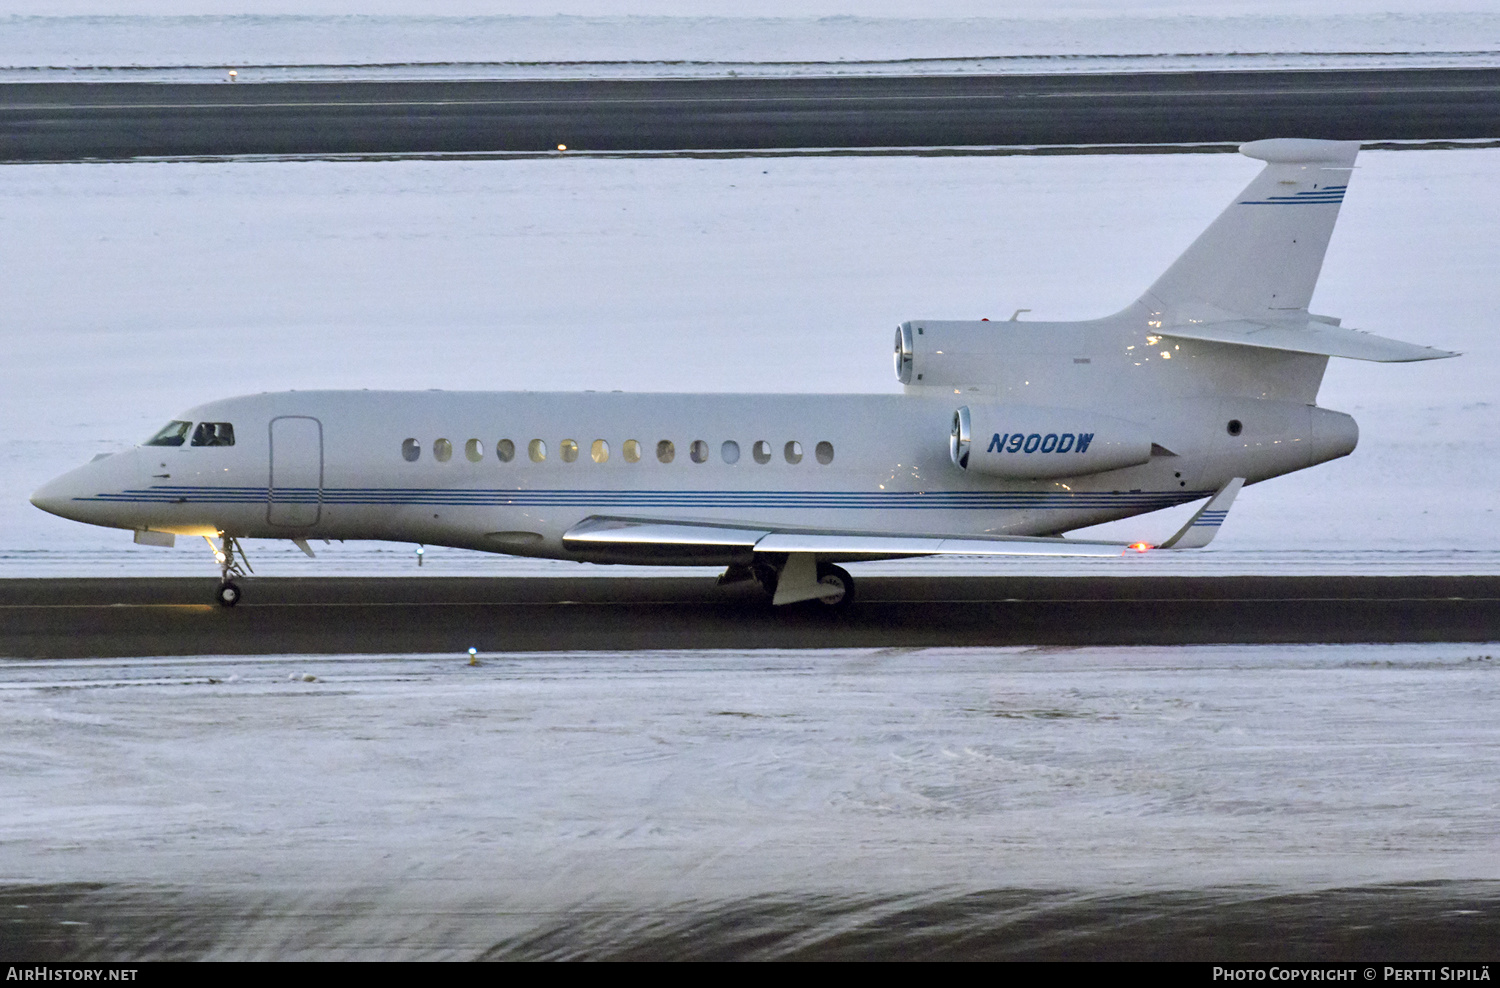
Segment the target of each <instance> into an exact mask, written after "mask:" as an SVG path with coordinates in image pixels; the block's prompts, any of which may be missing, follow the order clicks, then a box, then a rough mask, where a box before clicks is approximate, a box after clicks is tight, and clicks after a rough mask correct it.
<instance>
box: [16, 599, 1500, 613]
mask: <svg viewBox="0 0 1500 988" xmlns="http://www.w3.org/2000/svg"><path fill="white" fill-rule="evenodd" d="M860 600H861V601H862V602H865V603H871V604H877V603H878V604H970V605H972V604H1105V605H1108V604H1124V605H1128V604H1297V603H1304V604H1351V603H1352V604H1358V603H1369V604H1455V603H1468V604H1494V603H1500V597H1109V598H1094V597H1005V598H1000V599H986V598H982V597H870V596H862V597H861V598H860ZM729 602H731V598H729V597H727V596H726V597H723V598H720V599H710V598H706V597H705V598H697V599H692V600H683V599H680V598H674V599H667V600H414V601H403V600H381V601H348V600H342V601H323V602H320V601H285V602H278V603H261V604H252V603H249V602H248V601H247V602H246V603H244V604H241V605H239V606H238V607H236V608H234V609H235V610H245V609H250V608H255V609H261V608H264V609H271V608H287V607H302V608H311V607H590V606H595V607H632V606H648V605H658V604H720V603H729ZM149 608H175V609H178V610H191V611H198V612H204V611H219V610H229V609H230V608H221V607H219V606H218V605H215V604H162V603H145V604H0V611H25V610H34V611H43V610H108V609H149Z"/></svg>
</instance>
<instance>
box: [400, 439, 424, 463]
mask: <svg viewBox="0 0 1500 988" xmlns="http://www.w3.org/2000/svg"><path fill="white" fill-rule="evenodd" d="M401 458H402V459H403V460H405V461H406V462H407V463H415V462H417V461H418V460H420V459H421V458H422V444H421V443H419V442H417V441H416V440H415V439H408V440H406V441H405V442H403V443H402V444H401Z"/></svg>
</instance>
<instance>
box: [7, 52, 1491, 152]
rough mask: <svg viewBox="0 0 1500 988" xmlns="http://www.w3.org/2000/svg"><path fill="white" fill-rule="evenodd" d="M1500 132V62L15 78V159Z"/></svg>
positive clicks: (1437, 136) (1428, 137)
mask: <svg viewBox="0 0 1500 988" xmlns="http://www.w3.org/2000/svg"><path fill="white" fill-rule="evenodd" d="M1284 136H1299V137H1318V138H1330V139H1347V140H1361V141H1366V142H1378V141H1398V140H1400V141H1406V140H1421V141H1432V140H1460V139H1464V140H1468V139H1494V138H1500V69H1395V70H1362V71H1275V72H1180V73H1130V74H1115V75H1109V74H1101V75H1080V74H1074V75H1058V76H1045V75H1027V76H936V77H934V76H923V77H910V78H899V77H897V78H890V77H841V78H826V79H775V78H748V79H746V78H738V79H720V78H714V79H677V80H606V81H562V82H537V81H529V82H515V81H510V82H498V81H497V82H434V81H427V82H418V81H414V82H347V83H258V84H253V85H252V84H230V83H222V84H216V85H205V84H174V83H18V84H6V85H0V161H12V162H16V161H69V160H79V159H128V158H134V157H142V156H148V157H155V156H217V155H243V154H281V155H327V154H353V155H383V154H422V153H485V152H533V153H542V152H549V151H552V152H555V150H556V148H557V146H558V145H559V144H565V145H567V147H568V148H569V149H571V150H574V151H585V152H608V151H693V150H700V151H727V150H766V149H797V148H913V147H957V146H989V145H1079V144H1085V145H1086V144H1106V145H1137V144H1174V143H1201V142H1207V143H1227V144H1237V143H1239V142H1243V141H1249V140H1255V139H1257V138H1263V137H1284Z"/></svg>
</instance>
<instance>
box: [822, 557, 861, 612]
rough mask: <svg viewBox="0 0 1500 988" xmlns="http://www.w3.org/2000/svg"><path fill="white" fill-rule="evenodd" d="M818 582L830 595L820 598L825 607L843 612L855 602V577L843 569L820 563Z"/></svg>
mask: <svg viewBox="0 0 1500 988" xmlns="http://www.w3.org/2000/svg"><path fill="white" fill-rule="evenodd" d="M818 582H819V583H820V584H822V585H823V586H825V587H827V588H828V593H826V594H824V595H823V596H821V597H819V598H818V601H819V603H821V604H823V605H824V606H825V607H831V608H833V609H834V610H837V611H841V610H843V609H844V608H846V607H848V606H849V605H850V604H852V603H853V602H854V577H852V576H850V575H849V573H848V572H847V571H846V570H845V569H844V568H843V567H841V566H835V565H833V564H832V563H819V564H818Z"/></svg>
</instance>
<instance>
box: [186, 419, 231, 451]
mask: <svg viewBox="0 0 1500 988" xmlns="http://www.w3.org/2000/svg"><path fill="white" fill-rule="evenodd" d="M193 445H194V446H233V445H234V426H232V425H230V424H229V423H228V422H199V423H198V428H196V429H194V430H193Z"/></svg>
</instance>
